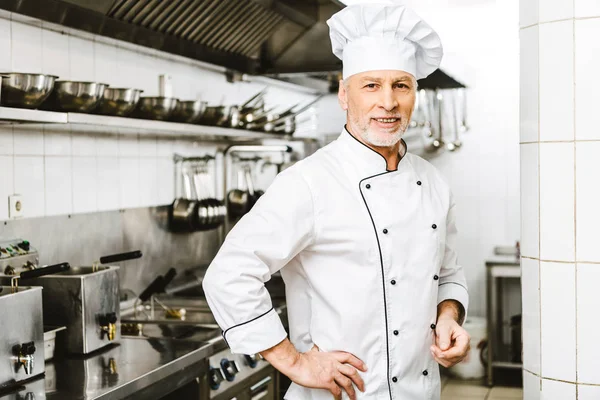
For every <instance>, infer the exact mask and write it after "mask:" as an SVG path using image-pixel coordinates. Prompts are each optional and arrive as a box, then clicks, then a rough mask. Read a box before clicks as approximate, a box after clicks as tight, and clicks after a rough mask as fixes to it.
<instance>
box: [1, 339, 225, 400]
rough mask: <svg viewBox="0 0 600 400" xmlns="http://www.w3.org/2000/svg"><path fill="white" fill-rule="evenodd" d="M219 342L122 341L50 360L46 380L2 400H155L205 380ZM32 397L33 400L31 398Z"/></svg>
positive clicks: (36, 381) (35, 382)
mask: <svg viewBox="0 0 600 400" xmlns="http://www.w3.org/2000/svg"><path fill="white" fill-rule="evenodd" d="M220 342H222V340H220V341H215V342H213V343H194V342H186V341H176V340H165V339H146V338H139V339H138V338H123V339H121V340H120V342H119V344H116V345H113V346H109V347H107V348H105V349H101V350H100V351H98V352H96V353H94V354H93V355H91V356H88V357H86V358H65V359H62V360H56V361H50V362H48V363H46V374H45V376H44V377H43V378H40V379H36V380H34V381H32V382H30V383H28V384H27V385H24V387H23V388H22V389H23V390H19V391H18V393H12V394H7V395H2V396H0V399H2V400H8V399H11V400H12V399H16V400H18V399H35V400H41V399H52V400H58V399H60V400H80V399H81V400H92V399H94V400H96V399H101V400H109V399H110V400H113V399H126V398H130V397H131V398H135V399H140V400H141V399H145V398H148V399H152V398H156V397H157V395H160V391H161V390H163V391H164V390H167V389H169V390H172V389H175V388H176V387H177V386H176V385H177V384H178V383H179V386H182V385H183V384H185V383H187V382H189V381H191V380H192V379H194V378H195V377H197V376H199V375H202V374H203V373H204V371H205V370H206V366H207V358H208V357H209V356H210V355H211V354H213V353H214V352H215V351H218V350H217V349H216V348H215V347H217V348H218V347H222V346H223V344H222V343H220ZM167 379H168V384H166V382H167V381H166V380H167ZM161 382H162V388H161V387H160V386H161V385H160V383H161ZM157 384H159V385H158V386H157ZM28 392H30V393H33V395H34V396H31V395H28ZM166 393H168V392H166ZM166 393H163V394H162V395H164V394H166Z"/></svg>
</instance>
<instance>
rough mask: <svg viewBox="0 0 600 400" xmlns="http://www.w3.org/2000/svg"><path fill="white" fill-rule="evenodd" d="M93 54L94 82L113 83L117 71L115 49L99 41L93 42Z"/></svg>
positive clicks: (113, 46)
mask: <svg viewBox="0 0 600 400" xmlns="http://www.w3.org/2000/svg"><path fill="white" fill-rule="evenodd" d="M94 53H95V61H96V71H95V73H96V75H95V77H94V79H95V81H96V82H103V83H104V82H107V83H108V82H113V80H114V79H115V76H116V75H118V73H119V71H118V69H117V47H116V46H115V45H111V44H106V43H103V42H100V41H95V42H94Z"/></svg>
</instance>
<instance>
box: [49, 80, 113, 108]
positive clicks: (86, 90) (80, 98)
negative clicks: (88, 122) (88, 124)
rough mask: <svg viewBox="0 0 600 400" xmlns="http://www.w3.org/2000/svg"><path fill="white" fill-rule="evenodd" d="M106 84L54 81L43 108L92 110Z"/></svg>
mask: <svg viewBox="0 0 600 400" xmlns="http://www.w3.org/2000/svg"><path fill="white" fill-rule="evenodd" d="M106 87H108V85H107V84H104V83H98V82H76V81H56V82H55V84H54V90H52V92H51V93H50V96H49V97H48V100H46V101H45V102H44V104H43V106H42V107H43V108H44V109H46V110H50V111H62V112H80V113H89V112H92V111H93V110H94V109H95V108H96V107H97V106H98V104H99V103H100V100H101V99H102V97H103V96H104V89H106Z"/></svg>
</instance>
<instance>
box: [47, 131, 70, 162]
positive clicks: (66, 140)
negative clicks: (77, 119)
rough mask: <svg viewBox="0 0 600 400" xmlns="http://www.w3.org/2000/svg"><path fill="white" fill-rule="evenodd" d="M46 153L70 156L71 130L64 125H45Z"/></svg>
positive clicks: (48, 154)
mask: <svg viewBox="0 0 600 400" xmlns="http://www.w3.org/2000/svg"><path fill="white" fill-rule="evenodd" d="M43 130H44V154H45V155H47V156H70V155H71V152H72V146H71V132H70V130H68V129H65V128H64V127H62V126H61V127H58V126H55V125H44V128H43Z"/></svg>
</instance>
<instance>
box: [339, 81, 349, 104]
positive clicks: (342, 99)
mask: <svg viewBox="0 0 600 400" xmlns="http://www.w3.org/2000/svg"><path fill="white" fill-rule="evenodd" d="M338 101H339V103H340V107H342V110H344V111H348V92H347V91H346V86H345V84H344V81H343V80H340V88H339V89H338Z"/></svg>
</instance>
